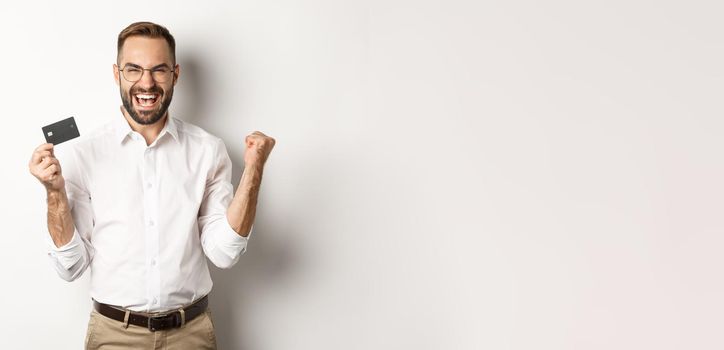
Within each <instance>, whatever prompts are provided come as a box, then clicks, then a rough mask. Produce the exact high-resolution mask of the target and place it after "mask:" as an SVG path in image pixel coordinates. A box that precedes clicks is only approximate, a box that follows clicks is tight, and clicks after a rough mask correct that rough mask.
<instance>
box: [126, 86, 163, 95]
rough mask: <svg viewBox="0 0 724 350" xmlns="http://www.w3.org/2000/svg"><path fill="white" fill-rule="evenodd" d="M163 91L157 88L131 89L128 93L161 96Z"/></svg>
mask: <svg viewBox="0 0 724 350" xmlns="http://www.w3.org/2000/svg"><path fill="white" fill-rule="evenodd" d="M163 92H164V91H163V89H161V88H160V87H159V86H152V87H151V88H150V89H144V88H139V87H137V88H132V89H131V91H129V93H130V94H131V95H135V94H163Z"/></svg>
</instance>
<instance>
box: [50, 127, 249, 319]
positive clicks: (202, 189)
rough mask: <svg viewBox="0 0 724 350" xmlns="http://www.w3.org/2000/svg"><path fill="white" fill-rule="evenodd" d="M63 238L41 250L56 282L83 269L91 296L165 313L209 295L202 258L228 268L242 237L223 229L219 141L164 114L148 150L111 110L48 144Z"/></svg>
mask: <svg viewBox="0 0 724 350" xmlns="http://www.w3.org/2000/svg"><path fill="white" fill-rule="evenodd" d="M54 152H55V156H56V158H58V160H59V161H60V166H61V169H62V173H63V177H64V178H65V188H66V192H67V194H68V202H69V204H70V209H71V215H72V217H73V221H74V223H75V232H74V233H73V238H72V240H71V241H70V242H69V243H67V244H65V245H64V246H62V247H56V246H55V244H54V243H53V241H52V239H51V238H50V235H46V236H47V237H48V239H47V241H48V243H49V252H48V255H49V257H50V259H51V260H52V262H53V265H54V266H55V269H56V270H57V272H58V274H59V275H60V277H61V278H63V279H65V280H67V281H72V280H74V279H76V278H78V277H79V276H80V275H81V274H83V272H84V271H85V270H86V268H87V267H89V266H90V270H91V272H90V273H91V277H90V279H91V297H93V298H94V299H95V300H97V301H99V302H101V303H106V304H111V305H117V306H122V307H125V308H129V309H131V310H135V311H146V312H155V311H165V310H170V309H175V308H179V307H182V306H184V305H187V304H189V303H191V302H193V301H195V300H197V299H199V298H201V297H203V296H204V295H206V294H208V293H209V292H210V291H211V286H212V282H211V276H210V274H209V269H208V266H207V265H206V257H208V258H209V260H211V262H212V263H214V265H216V266H218V267H220V268H229V267H231V266H233V265H234V264H235V263H236V262H237V261H238V259H239V256H240V255H241V254H243V252H244V251H245V250H246V244H247V238H245V237H242V236H240V235H239V234H237V233H236V232H235V231H234V230H233V229H232V228H231V226H230V225H229V222H228V220H227V218H226V210H227V208H228V207H229V203H230V202H231V200H232V197H233V186H232V185H231V160H230V159H229V155H228V153H227V151H226V147H225V146H224V142H223V141H222V140H221V139H219V138H218V137H215V136H213V135H211V134H209V133H207V132H206V131H204V130H203V129H201V128H199V127H197V126H195V125H192V124H189V123H186V122H183V121H181V120H179V119H175V118H172V117H168V118H167V122H166V124H165V126H164V128H163V130H162V131H161V133H160V134H159V135H158V138H157V139H156V140H155V141H154V142H153V143H152V144H151V145H149V146H147V145H146V141H145V140H144V138H143V136H141V134H139V133H137V132H135V131H133V130H132V129H131V128H130V126H129V124H128V122H127V121H126V119H125V118H124V117H123V116H122V115H121V116H119V117H117V118H115V119H114V120H113V121H111V122H109V123H108V124H106V125H104V126H103V127H100V128H99V129H97V130H95V131H94V132H93V133H91V134H89V136H87V137H83V138H81V139H78V140H76V142H75V143H69V144H62V145H58V146H57V147H56V148H55V151H54Z"/></svg>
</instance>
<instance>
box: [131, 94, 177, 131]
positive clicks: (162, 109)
mask: <svg viewBox="0 0 724 350" xmlns="http://www.w3.org/2000/svg"><path fill="white" fill-rule="evenodd" d="M143 93H148V94H152V93H155V94H159V96H160V97H159V98H161V97H163V99H162V100H161V103H159V104H158V106H156V108H154V109H153V110H150V111H138V110H136V109H135V108H133V100H132V99H134V98H135V97H134V96H136V94H143ZM172 98H173V87H171V89H170V90H169V91H168V93H166V91H164V90H163V89H162V88H161V87H159V86H158V85H154V86H152V87H151V88H150V89H142V88H135V87H133V86H132V87H131V89H130V91H128V92H126V91H124V90H123V88H121V100H122V101H123V108H125V109H126V112H128V115H130V116H131V118H133V120H134V121H135V122H136V123H138V124H141V125H151V124H154V123H156V122H157V121H159V120H160V119H161V118H162V117H163V116H164V115H165V114H166V112H167V111H168V106H170V105H171V99H172Z"/></svg>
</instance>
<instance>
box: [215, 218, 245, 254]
mask: <svg viewBox="0 0 724 350" xmlns="http://www.w3.org/2000/svg"><path fill="white" fill-rule="evenodd" d="M224 222H226V225H224V229H223V230H221V232H220V234H219V235H218V239H219V240H218V241H217V245H218V246H219V247H221V248H222V249H223V250H224V252H225V253H227V254H228V255H229V256H234V255H236V254H235V253H236V252H241V253H244V251H245V250H246V243H247V241H248V240H249V237H251V233H252V232H253V230H254V225H252V226H251V228H250V229H249V234H248V235H247V236H246V237H242V236H241V235H240V234H238V233H237V232H236V231H234V229H233V228H231V224H229V220H224Z"/></svg>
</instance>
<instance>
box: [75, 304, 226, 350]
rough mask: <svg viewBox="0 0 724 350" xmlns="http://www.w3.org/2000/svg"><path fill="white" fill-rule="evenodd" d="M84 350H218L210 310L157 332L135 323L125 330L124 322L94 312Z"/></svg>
mask: <svg viewBox="0 0 724 350" xmlns="http://www.w3.org/2000/svg"><path fill="white" fill-rule="evenodd" d="M85 348H86V350H95V349H99V350H121V349H144V350H145V349H148V350H151V349H154V350H156V349H158V350H161V349H163V350H182V349H183V350H185V349H194V350H197V349H213V350H215V349H216V335H215V334H214V324H213V322H212V321H211V311H210V310H209V309H207V310H206V312H204V313H203V314H201V315H199V316H196V318H194V319H193V320H191V322H188V323H186V324H185V325H183V326H181V327H180V328H173V329H169V330H165V331H156V332H151V331H149V330H148V329H147V328H144V327H139V326H135V325H132V324H131V325H128V328H126V327H125V326H124V323H123V322H119V321H116V320H114V319H110V318H108V317H105V316H103V315H101V314H99V313H98V312H97V311H95V310H93V311H92V312H91V314H90V321H88V333H87V334H86V337H85Z"/></svg>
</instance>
